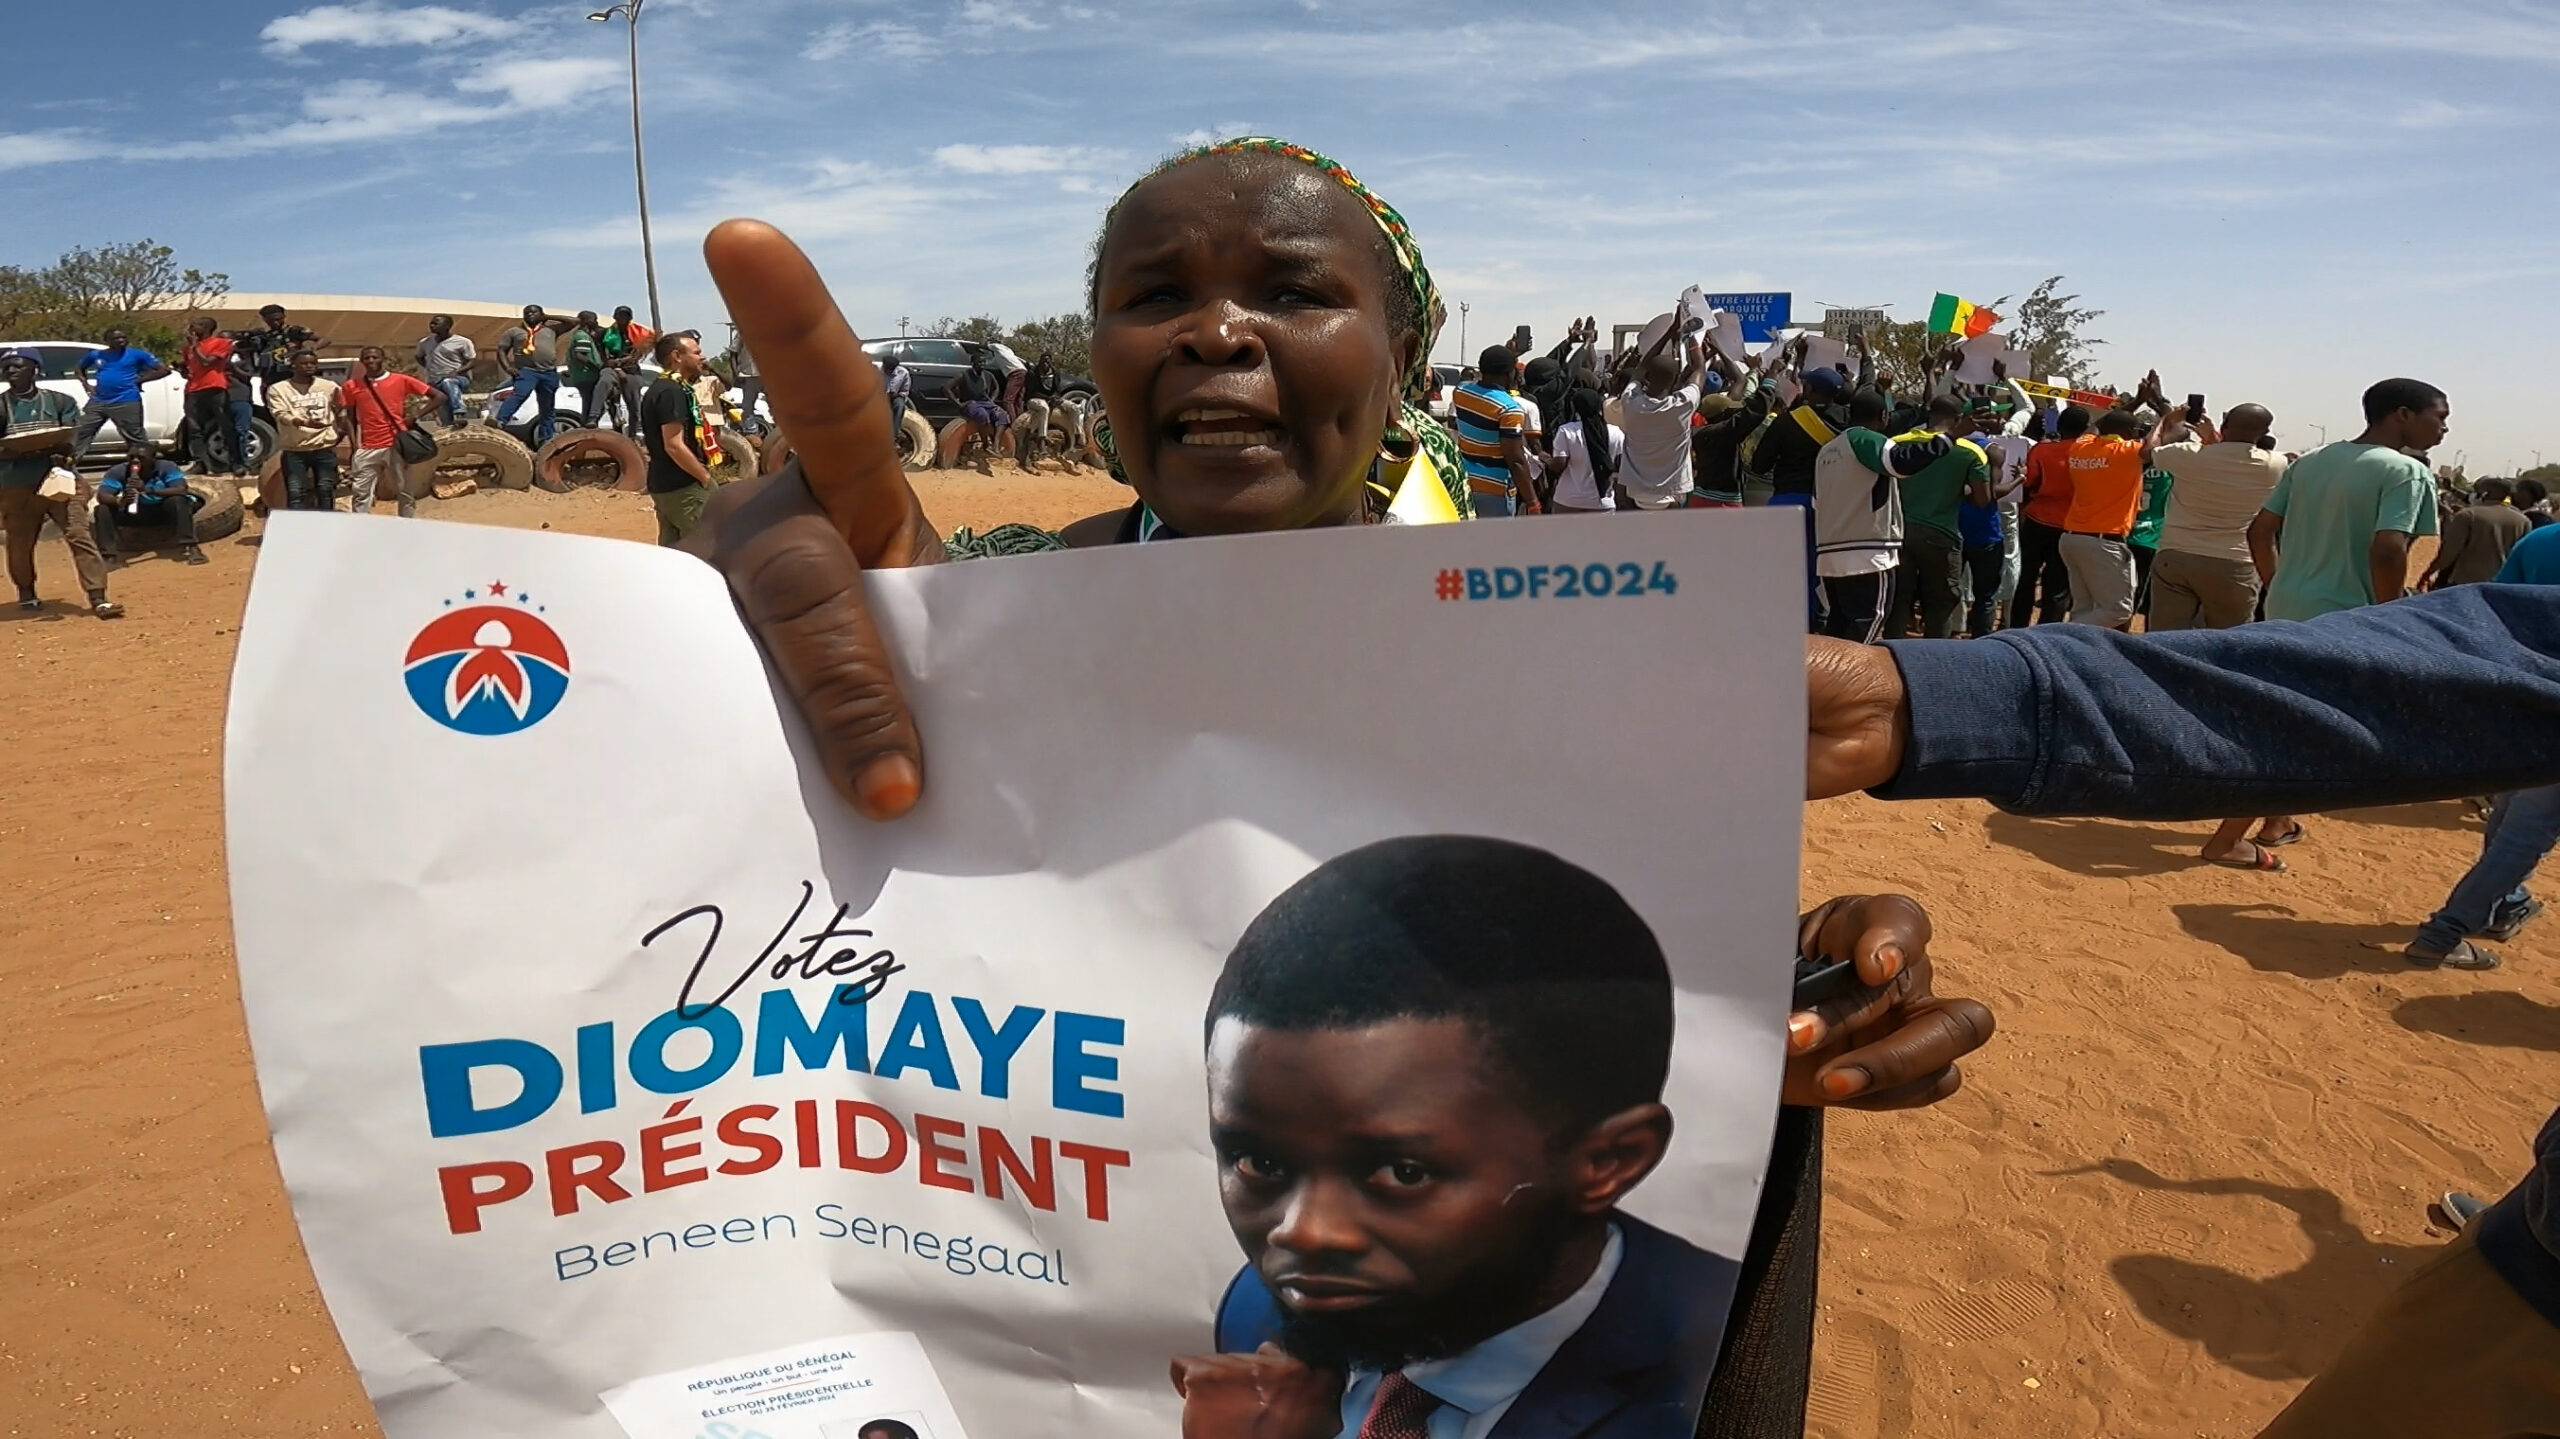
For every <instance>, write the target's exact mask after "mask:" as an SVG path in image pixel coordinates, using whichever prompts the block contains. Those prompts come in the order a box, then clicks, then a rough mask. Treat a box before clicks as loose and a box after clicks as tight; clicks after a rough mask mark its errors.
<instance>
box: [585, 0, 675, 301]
mask: <svg viewBox="0 0 2560 1439" xmlns="http://www.w3.org/2000/svg"><path fill="white" fill-rule="evenodd" d="M647 3H649V0H623V3H621V4H619V5H615V6H613V7H611V8H610V9H605V10H596V11H592V12H590V13H589V14H588V16H587V18H588V19H590V20H597V21H603V20H611V19H613V18H614V17H616V16H620V17H621V18H622V20H623V23H624V28H626V29H628V30H629V31H630V32H631V173H632V176H633V178H634V179H636V180H637V181H638V183H639V188H640V266H641V268H642V269H643V270H644V271H646V272H647V274H648V277H649V328H650V329H652V330H655V331H657V332H658V333H659V334H662V335H663V334H665V333H666V331H667V325H666V321H665V320H664V319H662V318H661V317H660V316H659V313H658V252H657V250H656V249H655V248H653V247H652V246H651V245H650V243H649V162H648V159H647V158H646V156H645V154H644V153H643V152H642V150H641V148H640V7H641V6H643V5H646V4H647Z"/></svg>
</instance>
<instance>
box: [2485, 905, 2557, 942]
mask: <svg viewBox="0 0 2560 1439" xmlns="http://www.w3.org/2000/svg"><path fill="white" fill-rule="evenodd" d="M2540 913H2542V901H2541V900H2538V899H2527V900H2526V901H2525V902H2524V903H2522V904H2520V905H2517V906H2516V907H2514V908H2513V909H2502V910H2500V911H2498V912H2497V913H2496V914H2494V915H2492V916H2490V919H2489V927H2488V928H2487V929H2484V930H2482V931H2480V937H2481V938H2483V939H2495V940H2500V941H2505V940H2510V939H2513V938H2515V937H2516V934H2517V933H2518V932H2519V931H2521V930H2522V929H2523V928H2524V927H2525V923H2526V921H2528V920H2530V919H2532V918H2533V917H2534V916H2535V915H2537V914H2540Z"/></svg>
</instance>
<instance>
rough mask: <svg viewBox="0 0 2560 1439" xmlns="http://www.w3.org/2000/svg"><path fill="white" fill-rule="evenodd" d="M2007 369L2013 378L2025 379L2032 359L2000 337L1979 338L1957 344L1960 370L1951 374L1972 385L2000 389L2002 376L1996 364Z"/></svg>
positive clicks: (1950, 372)
mask: <svg viewBox="0 0 2560 1439" xmlns="http://www.w3.org/2000/svg"><path fill="white" fill-rule="evenodd" d="M1995 363H1997V364H2000V365H2002V366H2005V367H2006V368H2007V370H2008V372H2009V373H2010V374H2012V375H2017V376H2019V377H2021V378H2024V377H2025V376H2026V374H2027V373H2028V366H2029V357H2028V355H2027V354H2026V352H2025V351H2023V350H2013V349H2011V348H2010V347H2009V344H2008V342H2007V341H2005V340H2003V339H2001V338H2000V337H1999V336H1997V335H1976V336H1974V337H1973V338H1972V339H1970V340H1959V341H1957V342H1956V367H1955V368H1954V369H1953V370H1951V371H1949V372H1948V373H1949V374H1951V375H1953V376H1954V377H1955V378H1956V379H1958V380H1961V381H1963V382H1964V383H1966V384H1968V385H1996V384H1998V383H2000V376H1999V375H1998V374H1997V373H1995V372H1994V371H1993V369H1992V366H1993V364H1995Z"/></svg>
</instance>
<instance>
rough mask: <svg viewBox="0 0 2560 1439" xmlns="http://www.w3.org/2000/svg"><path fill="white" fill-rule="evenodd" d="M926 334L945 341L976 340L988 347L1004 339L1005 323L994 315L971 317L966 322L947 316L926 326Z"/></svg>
mask: <svg viewBox="0 0 2560 1439" xmlns="http://www.w3.org/2000/svg"><path fill="white" fill-rule="evenodd" d="M924 332H925V333H926V334H928V335H935V336H939V337H941V338H944V339H950V340H974V341H976V342H978V343H979V344H982V345H986V344H994V343H996V342H999V341H1001V340H1003V339H1004V322H1003V321H1002V320H999V319H997V318H996V317H995V316H993V315H971V316H970V317H969V318H967V319H965V320H955V319H953V318H952V317H951V316H949V315H945V316H943V317H942V318H941V319H939V320H936V321H934V322H933V323H932V324H930V325H927V326H925V327H924Z"/></svg>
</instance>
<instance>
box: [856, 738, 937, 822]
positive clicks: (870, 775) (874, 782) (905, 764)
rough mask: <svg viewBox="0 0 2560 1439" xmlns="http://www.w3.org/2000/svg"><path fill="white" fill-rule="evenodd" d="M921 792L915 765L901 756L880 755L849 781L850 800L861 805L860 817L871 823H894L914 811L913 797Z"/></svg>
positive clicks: (921, 780) (914, 799)
mask: <svg viewBox="0 0 2560 1439" xmlns="http://www.w3.org/2000/svg"><path fill="white" fill-rule="evenodd" d="M923 788H924V783H923V779H922V777H921V776H919V775H918V774H917V773H916V762H915V761H914V760H911V759H909V758H907V757H906V756H905V755H902V754H888V755H882V756H881V757H880V758H878V759H875V760H873V761H872V762H871V763H869V764H867V765H864V766H863V767H862V768H861V770H860V771H858V772H857V773H856V774H855V775H854V777H853V794H854V798H855V799H857V800H859V801H861V803H862V810H863V813H865V814H868V815H870V816H871V817H872V818H874V819H895V818H897V817H898V816H899V815H902V814H905V813H906V812H907V811H908V810H911V809H913V808H915V805H916V795H917V794H918V792H920V791H921V790H922V789H923Z"/></svg>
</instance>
